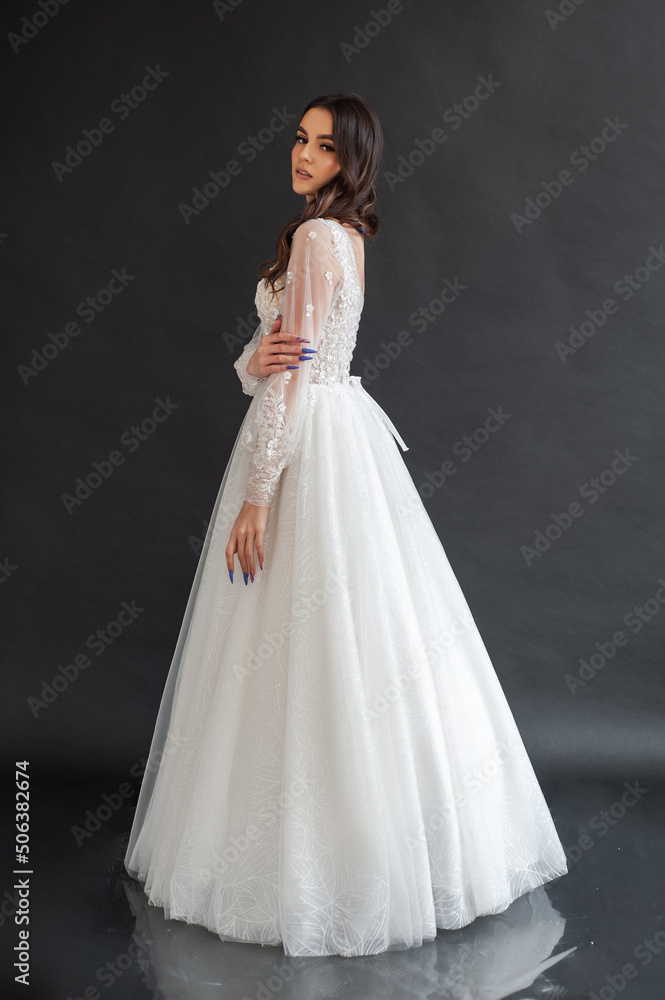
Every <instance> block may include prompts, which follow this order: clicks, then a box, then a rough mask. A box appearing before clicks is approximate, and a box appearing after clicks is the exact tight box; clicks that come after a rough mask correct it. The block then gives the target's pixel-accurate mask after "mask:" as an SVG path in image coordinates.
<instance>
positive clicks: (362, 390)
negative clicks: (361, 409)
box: [349, 375, 409, 451]
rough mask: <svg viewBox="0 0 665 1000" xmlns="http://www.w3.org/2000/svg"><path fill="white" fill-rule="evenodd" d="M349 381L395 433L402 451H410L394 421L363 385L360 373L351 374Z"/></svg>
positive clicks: (392, 432) (393, 433)
mask: <svg viewBox="0 0 665 1000" xmlns="http://www.w3.org/2000/svg"><path fill="white" fill-rule="evenodd" d="M349 383H350V384H351V385H353V386H355V387H356V390H357V391H358V392H359V393H360V394H361V395H362V396H363V398H364V399H365V400H366V401H367V403H368V405H369V406H371V408H372V409H373V410H374V412H375V413H376V415H377V417H379V419H380V420H382V421H383V423H384V424H385V425H386V427H387V428H388V430H389V431H390V433H391V434H392V435H393V437H395V439H396V440H397V441H398V442H399V445H400V447H401V449H402V451H408V450H409V449H408V447H407V445H405V444H404V440H403V438H402V437H401V436H400V434H399V431H398V430H397V428H396V427H395V425H394V423H393V422H392V420H391V419H390V417H389V416H388V414H387V413H386V412H385V410H383V409H381V407H380V406H379V404H378V403H377V401H376V400H375V399H374V397H373V396H370V394H369V393H368V392H367V390H366V389H365V388H364V386H363V385H362V383H361V381H360V375H349Z"/></svg>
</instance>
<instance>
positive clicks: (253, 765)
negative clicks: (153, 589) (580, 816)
mask: <svg viewBox="0 0 665 1000" xmlns="http://www.w3.org/2000/svg"><path fill="white" fill-rule="evenodd" d="M382 146H383V139H382V132H381V126H380V124H379V121H378V119H377V116H376V114H375V113H374V111H373V110H372V109H371V108H370V107H368V105H367V104H366V103H365V102H364V101H363V100H361V98H359V97H358V96H357V95H355V94H332V95H325V96H323V97H319V98H316V99H315V100H313V101H311V102H310V104H309V105H308V106H307V107H306V109H305V113H304V115H303V117H302V118H301V120H300V123H299V126H298V128H297V130H296V134H295V137H294V146H293V150H292V154H291V175H292V184H293V189H294V191H296V192H297V193H298V194H300V195H302V196H303V197H304V200H305V203H304V206H303V209H302V212H301V213H300V215H299V216H298V217H297V218H295V219H293V220H292V221H290V222H289V223H287V224H286V225H285V226H284V228H283V229H282V231H281V233H280V234H279V237H278V240H277V247H276V254H275V257H274V259H272V260H270V261H268V262H266V263H265V264H264V266H263V268H262V270H261V271H260V276H259V282H258V287H257V291H256V299H255V302H256V306H257V310H258V314H259V317H260V319H261V324H260V326H259V327H258V328H257V330H256V332H255V333H254V336H253V337H252V339H251V341H250V342H249V343H248V344H247V345H246V346H245V348H244V350H243V352H242V354H241V356H240V357H239V358H238V360H237V361H236V363H235V367H236V370H237V372H238V375H239V378H240V380H241V383H242V388H243V390H244V392H245V393H247V394H248V395H250V396H251V397H252V400H251V403H250V405H249V407H248V410H247V413H246V415H245V418H244V419H243V421H242V424H241V426H240V430H239V432H238V436H237V438H236V441H235V443H234V446H233V449H232V452H231V456H230V458H229V461H228V464H227V466H226V469H225V471H224V475H223V478H222V482H221V486H220V489H219V493H218V496H217V499H216V502H215V506H214V509H213V512H212V516H211V519H210V524H209V527H208V531H207V535H206V538H205V542H204V546H203V549H202V551H201V555H200V558H199V564H198V567H197V571H196V576H195V579H194V582H193V584H192V588H191V592H190V596H189V600H188V603H187V607H186V610H185V614H184V618H183V622H182V626H181V629H180V634H179V638H178V642H177V645H176V649H175V652H174V655H173V660H172V663H171V668H170V671H169V674H168V677H167V679H166V684H165V688H164V693H163V696H162V701H161V704H160V708H159V713H158V716H157V721H156V725H155V730H154V734H153V738H152V744H151V748H150V755H149V758H148V766H147V768H146V773H145V776H144V779H143V783H142V786H141V790H140V794H139V798H138V802H137V807H136V813H135V816H134V820H133V825H132V829H131V833H130V837H129V843H128V847H127V852H126V855H125V866H126V868H127V871H128V872H129V873H130V874H131V875H133V876H134V877H136V878H137V879H138V880H139V881H140V882H141V883H142V884H143V888H144V890H145V892H146V894H147V897H148V901H149V902H150V903H152V904H154V905H156V906H161V907H163V908H164V911H165V914H166V916H167V917H170V918H173V919H177V920H183V921H187V922H190V923H196V924H201V925H203V926H204V927H207V928H208V929H209V930H211V931H212V932H214V933H216V934H218V935H219V937H220V938H222V939H223V940H234V941H246V942H259V943H261V944H264V945H279V944H281V945H282V947H283V949H284V952H285V954H287V955H293V956H296V955H299V956H300V955H344V956H351V955H369V954H376V953H379V952H383V951H386V950H388V949H403V948H410V947H414V946H419V945H421V944H422V943H423V942H424V941H431V940H433V939H434V937H435V936H436V933H437V928H459V927H463V926H465V925H467V924H470V923H471V922H472V921H474V920H475V919H476V917H478V916H480V915H484V914H490V913H499V912H502V911H503V910H505V909H506V908H507V907H508V906H509V904H510V903H511V902H512V901H513V900H514V899H516V898H517V897H519V896H521V895H523V894H524V893H526V892H528V891H529V890H531V889H534V888H535V887H536V886H539V885H542V884H543V883H545V882H548V881H550V880H552V879H554V878H556V877H557V876H560V875H563V874H565V873H566V871H567V864H566V857H565V853H564V850H563V847H562V844H561V841H560V840H559V837H558V835H557V832H556V829H555V826H554V823H553V820H552V817H551V815H550V812H549V809H548V806H547V803H546V801H545V799H544V797H543V794H542V790H541V788H540V785H539V784H538V780H537V778H536V775H535V773H534V770H533V767H532V765H531V762H530V759H529V757H528V755H527V752H526V749H525V747H524V744H523V742H522V740H521V738H520V735H519V732H518V730H517V726H516V723H515V720H514V718H513V715H512V713H511V711H510V708H509V706H508V703H507V701H506V698H505V695H504V693H503V689H502V687H501V685H500V683H499V680H498V678H497V676H496V673H495V671H494V668H493V666H492V663H491V661H490V658H489V655H488V653H487V650H486V648H485V646H484V644H483V640H482V638H481V636H480V634H479V632H478V629H477V627H476V625H475V622H474V619H473V617H472V615H471V612H470V610H469V607H468V605H467V602H466V600H465V598H464V595H463V593H462V591H461V589H460V586H459V583H458V581H457V579H456V577H455V575H454V573H453V570H452V568H451V566H450V564H449V562H448V559H447V557H446V554H445V552H444V549H443V547H442V544H441V542H440V540H439V538H438V536H437V534H436V531H435V529H434V526H433V524H432V522H431V521H430V519H429V517H428V515H427V512H426V511H425V508H424V506H423V504H422V501H421V499H420V495H419V493H418V491H417V489H416V487H415V485H414V483H413V480H412V479H411V476H410V475H409V472H408V470H407V468H406V465H405V464H404V460H403V458H402V455H401V452H400V450H399V449H398V447H397V444H399V446H400V448H401V449H402V450H406V448H407V446H406V444H405V443H404V441H403V440H402V438H401V437H400V435H399V433H398V431H397V430H396V428H395V427H394V425H393V424H392V422H391V421H390V419H389V417H388V416H387V414H386V413H385V412H384V410H383V409H382V408H381V407H380V406H379V405H378V403H376V401H375V400H374V399H373V397H372V396H371V395H370V394H369V393H368V392H367V391H366V390H365V389H364V388H363V387H362V385H361V382H360V378H359V377H358V376H354V375H350V374H349V368H350V363H351V359H352V355H353V350H354V347H355V343H356V333H357V330H358V325H359V320H360V315H361V312H362V308H363V303H364V291H365V287H364V241H365V239H368V238H369V239H371V238H372V237H373V236H374V235H375V234H376V232H377V230H378V226H379V219H378V217H377V216H376V214H375V213H374V211H373V207H374V203H375V198H376V193H375V182H376V177H377V174H378V170H379V163H380V159H381V153H382ZM280 317H281V318H280ZM276 321H277V322H276ZM396 442H397V444H396ZM236 557H237V559H238V562H239V563H240V567H241V570H242V573H243V580H242V581H239V580H238V579H236V580H235V581H234V568H235V559H236ZM227 571H228V573H227ZM239 582H240V587H238V583H239ZM234 583H235V585H234Z"/></svg>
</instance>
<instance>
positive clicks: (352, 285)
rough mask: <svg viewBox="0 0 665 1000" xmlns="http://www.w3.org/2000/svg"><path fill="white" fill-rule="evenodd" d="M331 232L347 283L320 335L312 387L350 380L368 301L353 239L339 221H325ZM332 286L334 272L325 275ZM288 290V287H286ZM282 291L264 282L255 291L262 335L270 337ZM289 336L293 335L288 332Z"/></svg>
mask: <svg viewBox="0 0 665 1000" xmlns="http://www.w3.org/2000/svg"><path fill="white" fill-rule="evenodd" d="M321 221H322V222H325V224H326V225H327V226H328V228H329V229H330V230H331V234H332V237H333V253H334V255H335V257H336V258H337V260H338V261H339V263H340V266H341V268H342V271H343V274H344V280H343V282H342V284H341V286H340V288H339V289H338V290H337V293H336V297H335V299H334V300H333V303H332V308H331V310H330V313H329V315H328V318H327V320H326V323H325V325H324V328H323V330H322V331H321V333H320V335H319V340H318V343H317V353H316V354H315V355H314V356H313V360H312V361H311V362H308V363H309V364H311V371H310V375H309V382H310V385H312V384H317V383H318V384H320V383H323V384H325V385H336V384H338V383H340V382H345V381H346V380H347V379H348V377H349V371H350V365H351V358H352V356H353V351H354V348H355V346H356V335H357V333H358V325H359V323H360V314H361V313H362V309H363V304H364V301H365V297H364V295H363V292H362V287H361V283H360V276H359V274H358V268H357V266H356V260H355V254H354V252H353V246H352V244H351V237H350V236H349V234H348V233H347V231H346V229H345V228H344V226H343V225H342V224H341V223H340V222H338V221H337V219H322V220H321ZM326 277H327V278H328V281H329V282H331V283H332V274H331V272H326ZM292 278H293V272H292V271H287V272H286V274H285V275H284V276H283V280H284V281H285V282H286V284H289V283H290V282H291V280H292ZM284 287H286V286H284ZM282 292H283V288H282V289H280V290H279V291H278V292H277V293H275V294H273V293H272V290H271V288H270V286H269V285H268V286H267V287H266V283H265V281H264V280H263V279H261V280H260V281H259V283H258V285H257V288H256V295H255V297H254V304H255V305H256V309H257V312H258V314H259V319H260V320H261V327H262V333H263V334H266V333H270V328H271V327H272V325H273V323H274V322H275V319H276V317H277V316H278V315H279V313H280V309H281V298H282ZM286 332H287V333H291V332H293V331H290V330H287V331H286Z"/></svg>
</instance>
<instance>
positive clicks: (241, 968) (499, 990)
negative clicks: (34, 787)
mask: <svg viewBox="0 0 665 1000" xmlns="http://www.w3.org/2000/svg"><path fill="white" fill-rule="evenodd" d="M125 892H126V895H127V899H128V901H129V905H130V907H131V911H132V914H133V916H134V918H135V927H134V931H133V938H134V943H135V946H136V949H137V951H138V955H139V957H138V961H139V964H140V966H141V968H142V970H143V974H144V980H145V982H146V985H147V986H148V987H149V988H150V989H151V990H152V991H153V994H154V996H155V997H157V998H160V1000H185V998H186V1000H213V998H214V1000H219V997H220V995H222V994H221V992H220V987H221V988H223V991H224V992H223V996H224V998H225V1000H245V998H246V1000H272V998H273V997H276V996H279V997H280V998H287V1000H296V998H297V1000H314V998H320V997H326V996H340V995H348V996H354V997H366V998H369V997H371V998H378V997H388V996H389V997H393V998H397V997H399V998H404V1000H409V998H412V1000H420V998H424V997H434V996H435V997H437V998H439V997H441V998H446V997H451V998H456V1000H504V998H506V997H510V996H512V995H513V994H515V993H517V992H519V991H521V990H524V989H527V988H528V987H534V994H537V996H538V997H539V998H554V997H557V996H560V995H561V993H562V992H563V991H562V989H561V988H560V987H559V986H557V985H556V984H555V982H554V981H553V980H552V976H551V974H550V975H548V976H547V977H546V976H545V975H544V974H545V972H547V971H548V970H551V969H552V968H553V967H554V966H555V965H556V964H557V963H558V962H561V961H562V960H563V959H565V958H567V957H568V956H569V955H571V954H572V953H573V952H574V951H575V950H576V949H575V948H574V947H573V948H569V949H568V950H567V951H562V952H560V953H559V954H556V955H555V954H553V951H554V949H555V948H556V945H557V943H558V942H559V941H560V940H561V938H562V936H563V932H564V928H565V923H566V921H565V919H564V918H563V917H562V916H561V914H560V913H558V912H557V910H555V909H554V908H553V906H552V905H551V903H550V900H549V897H548V895H547V892H546V890H545V888H544V887H543V886H540V887H539V888H538V889H535V890H533V891H532V892H530V893H527V894H525V895H524V896H521V897H520V898H519V899H516V900H515V901H514V903H512V904H511V906H510V907H509V908H508V909H507V910H505V911H504V912H503V913H499V914H495V915H492V916H487V917H480V918H479V919H478V920H476V921H474V923H473V924H470V925H469V926H468V927H463V928H462V929H461V930H456V931H439V933H438V936H437V938H436V940H435V941H430V942H427V943H425V944H423V945H422V946H421V947H420V948H410V949H406V950H400V951H388V952H384V953H383V954H381V955H371V956H362V957H357V958H343V957H341V956H326V957H322V958H289V957H287V956H285V955H284V952H283V950H282V948H281V947H263V946H261V945H254V944H240V943H235V942H229V941H221V940H220V939H219V938H218V937H217V936H216V935H215V934H212V933H211V932H209V931H207V930H206V929H205V928H203V927H200V926H198V925H195V924H186V923H184V922H183V921H179V920H167V919H166V918H165V916H164V910H163V909H162V908H161V907H156V906H151V905H150V904H149V903H148V899H147V896H146V895H145V893H144V892H143V890H142V888H141V886H140V884H139V883H138V882H135V881H134V880H129V878H128V879H127V881H126V882H125Z"/></svg>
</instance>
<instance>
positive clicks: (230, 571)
mask: <svg viewBox="0 0 665 1000" xmlns="http://www.w3.org/2000/svg"><path fill="white" fill-rule="evenodd" d="M229 576H230V577H231V583H233V570H232V569H230V570H229Z"/></svg>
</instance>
